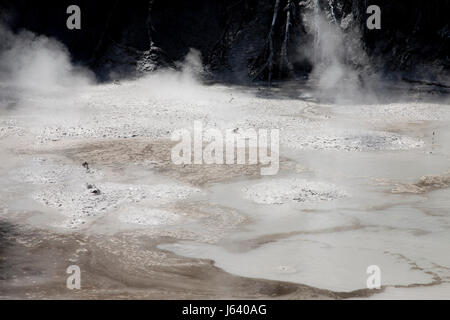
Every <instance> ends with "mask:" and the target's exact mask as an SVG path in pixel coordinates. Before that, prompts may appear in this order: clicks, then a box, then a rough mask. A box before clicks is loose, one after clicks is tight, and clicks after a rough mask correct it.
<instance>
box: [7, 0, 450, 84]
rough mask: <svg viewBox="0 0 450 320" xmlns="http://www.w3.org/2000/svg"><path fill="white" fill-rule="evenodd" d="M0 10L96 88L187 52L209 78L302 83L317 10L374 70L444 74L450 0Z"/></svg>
mask: <svg viewBox="0 0 450 320" xmlns="http://www.w3.org/2000/svg"><path fill="white" fill-rule="evenodd" d="M71 4H78V5H79V6H80V7H81V9H82V29H81V30H76V31H70V30H68V29H67V28H66V19H67V17H68V15H67V14H66V8H67V7H68V6H69V5H71ZM371 4H376V5H378V6H380V7H381V10H382V29H381V30H368V29H367V28H366V27H365V25H366V19H367V16H368V15H367V14H366V9H367V7H368V6H369V5H371ZM0 7H1V17H2V19H3V20H4V24H7V25H9V26H10V27H11V28H12V29H13V30H15V31H17V30H20V29H22V28H25V29H29V30H31V31H34V32H36V33H38V34H45V35H48V36H51V37H54V38H56V39H58V40H60V41H61V42H63V43H64V44H65V45H66V46H67V48H68V49H69V51H70V52H71V54H72V57H73V59H74V60H75V61H76V62H79V63H82V64H85V65H89V66H90V67H91V68H92V69H93V70H95V71H96V73H97V74H98V75H99V77H100V78H104V79H108V78H111V77H112V78H115V77H122V76H130V75H135V74H139V73H145V72H151V71H152V70H154V69H155V68H158V67H160V66H174V62H176V61H178V60H180V59H182V58H183V56H185V55H186V53H187V52H188V51H189V49H190V48H195V49H197V50H199V51H200V52H201V53H202V57H203V62H204V64H205V65H207V66H208V69H209V70H210V72H211V74H217V75H228V76H230V77H232V78H234V79H241V80H248V79H255V78H256V79H264V80H267V79H268V78H273V79H276V78H288V77H294V76H306V75H308V73H309V72H310V71H311V69H312V63H311V61H310V59H307V58H306V57H304V56H302V54H301V53H299V52H301V51H302V49H305V50H307V49H308V47H310V46H311V43H312V41H314V40H313V38H314V34H312V33H311V31H310V30H308V27H307V25H306V22H305V15H307V14H308V13H311V12H314V10H317V8H319V10H320V12H321V14H323V16H325V17H326V18H327V19H328V20H329V21H330V23H334V24H335V28H338V29H339V30H340V32H342V33H343V34H344V35H345V34H348V36H349V37H353V38H355V37H358V38H360V39H361V40H362V47H363V49H364V51H365V52H366V53H367V55H368V57H369V62H370V64H371V66H372V67H373V68H375V69H377V70H383V71H385V72H391V71H402V72H405V71H406V72H413V71H414V70H416V69H417V68H419V67H420V68H422V67H424V68H428V69H430V70H439V72H442V73H447V72H448V70H449V69H450V26H449V20H450V19H448V12H449V10H450V0H431V1H424V0H396V1H389V0H378V1H368V0H306V1H292V0H260V1H257V0H216V1H210V0H190V1H176V0H164V1H163V0H145V1H144V0H134V1H124V0H112V1H88V0H71V1H67V0H61V1H50V0H40V1H33V2H32V1H25V0H15V1H12V0H11V1H6V0H0ZM355 30H356V31H357V32H356V33H355Z"/></svg>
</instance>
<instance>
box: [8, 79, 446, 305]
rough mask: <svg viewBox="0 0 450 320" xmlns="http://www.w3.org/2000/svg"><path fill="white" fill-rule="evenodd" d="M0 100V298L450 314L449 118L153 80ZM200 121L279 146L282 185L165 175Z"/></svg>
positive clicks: (418, 97) (400, 104) (18, 91)
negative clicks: (319, 302) (412, 308)
mask: <svg viewBox="0 0 450 320" xmlns="http://www.w3.org/2000/svg"><path fill="white" fill-rule="evenodd" d="M174 89H175V90H174ZM0 90H1V92H2V94H1V95H0V96H1V97H2V98H1V100H0V146H1V147H0V148H1V161H0V177H1V179H0V184H1V192H0V246H1V247H0V252H1V255H0V298H100V299H107V298H112V299H118V298H125V299H128V298H138V299H139V298H143V299H145V298H157V299H165V298H190V299H200V298H270V299H272V298H282V299H341V298H368V299H377V298H418V297H420V298H446V299H449V298H450V254H449V248H450V188H449V187H450V161H449V160H450V106H449V105H448V103H443V102H436V100H435V99H431V98H430V97H429V96H427V95H424V94H421V93H420V92H412V93H411V94H410V95H408V97H409V98H408V99H401V98H398V99H392V101H386V102H382V103H381V102H379V103H374V102H371V103H367V104H362V103H350V102H349V103H346V102H341V103H339V104H337V103H327V102H321V101H320V99H316V97H315V95H314V90H312V89H308V88H307V87H300V88H296V89H292V87H291V88H284V89H280V88H273V89H270V90H269V89H267V88H263V89H258V88H246V89H242V88H237V87H227V86H221V85H209V86H206V85H205V86H202V85H197V84H186V83H183V82H181V81H180V82H179V83H176V84H175V85H171V86H170V87H167V88H165V87H162V88H161V85H157V83H155V81H154V80H152V79H151V78H149V79H146V80H140V81H131V82H123V83H121V84H111V85H98V86H90V87H81V88H78V89H76V90H70V91H68V90H66V89H60V90H59V89H58V90H53V91H48V92H44V93H43V92H42V91H34V90H32V89H23V88H15V87H12V86H11V85H8V84H6V83H3V84H1V85H0ZM174 91H175V92H174ZM411 95H413V97H414V98H413V99H411ZM430 101H434V102H430ZM194 121H202V122H203V125H204V127H205V128H218V129H221V130H226V129H234V130H236V131H238V130H241V129H242V130H244V129H247V128H255V129H259V128H265V129H279V130H280V170H279V172H278V174H277V175H275V176H261V175H260V168H259V167H258V166H256V165H181V166H177V165H175V164H173V163H172V162H171V158H170V154H171V148H172V146H173V144H174V143H173V142H172V141H171V140H170V138H171V134H172V132H174V131H175V130H177V129H184V128H187V129H191V128H192V127H193V124H194ZM70 265H77V266H79V267H80V269H81V286H82V288H81V290H75V291H71V290H69V289H67V288H66V278H67V274H66V269H67V267H68V266H70ZM371 265H376V266H378V267H379V268H380V270H381V284H382V288H381V290H369V289H367V286H366V281H367V278H368V277H369V275H368V274H367V272H366V271H367V268H368V266H371Z"/></svg>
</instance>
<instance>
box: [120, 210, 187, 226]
mask: <svg viewBox="0 0 450 320" xmlns="http://www.w3.org/2000/svg"><path fill="white" fill-rule="evenodd" d="M119 220H120V221H121V222H124V223H128V224H136V225H143V226H161V225H170V224H174V223H176V222H177V221H179V220H180V216H178V215H176V214H175V213H172V212H169V211H166V210H160V209H152V208H133V209H132V210H127V211H125V212H123V213H122V214H120V215H119Z"/></svg>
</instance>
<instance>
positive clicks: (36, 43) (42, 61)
mask: <svg viewBox="0 0 450 320" xmlns="http://www.w3.org/2000/svg"><path fill="white" fill-rule="evenodd" d="M0 38H1V39H2V40H1V45H0V82H4V83H7V84H8V85H14V86H16V87H21V88H27V89H35V90H39V91H41V90H44V91H52V90H56V89H60V88H74V87H81V86H86V85H90V84H92V83H93V82H94V80H93V79H94V76H93V74H92V72H90V71H88V70H86V69H84V68H81V67H76V66H74V65H73V64H72V63H71V59H70V54H69V52H68V50H67V49H66V48H65V46H64V45H62V44H61V43H60V42H58V41H56V40H54V39H51V38H48V37H45V36H40V35H36V34H34V33H32V32H30V31H22V32H20V33H17V34H15V33H13V32H12V31H10V30H8V29H7V28H5V27H2V26H1V25H0Z"/></svg>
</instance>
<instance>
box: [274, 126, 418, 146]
mask: <svg viewBox="0 0 450 320" xmlns="http://www.w3.org/2000/svg"><path fill="white" fill-rule="evenodd" d="M283 135H284V137H282V138H283V140H284V143H285V144H286V145H287V146H288V147H289V148H293V149H296V150H338V151H383V150H408V149H414V148H421V147H423V145H424V142H423V141H421V140H418V139H414V138H411V137H406V136H401V135H397V134H393V133H388V132H376V131H375V132H371V131H367V132H361V133H357V132H346V133H336V134H332V133H323V134H320V135H307V136H301V135H298V133H296V132H291V133H289V132H284V133H283Z"/></svg>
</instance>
